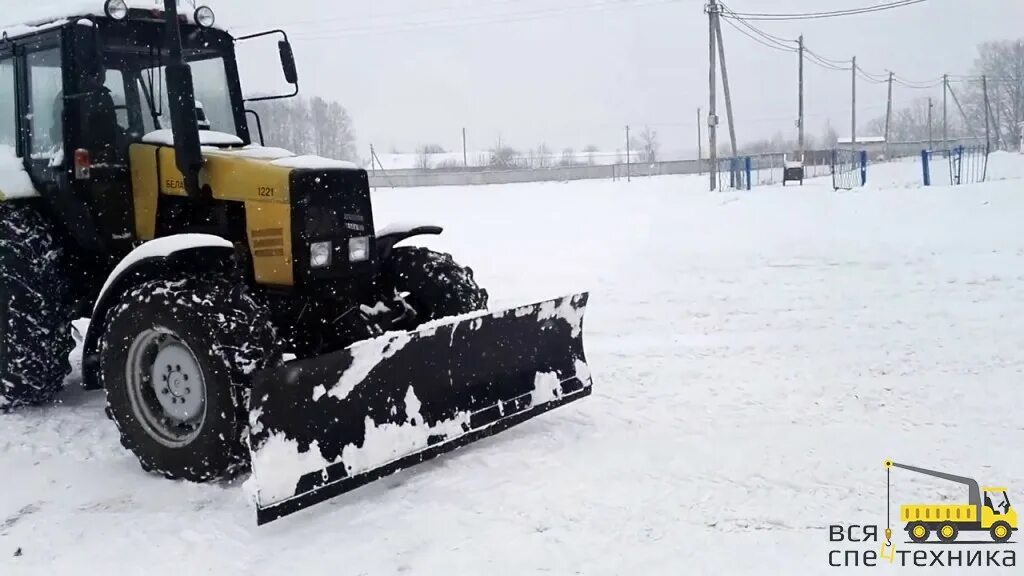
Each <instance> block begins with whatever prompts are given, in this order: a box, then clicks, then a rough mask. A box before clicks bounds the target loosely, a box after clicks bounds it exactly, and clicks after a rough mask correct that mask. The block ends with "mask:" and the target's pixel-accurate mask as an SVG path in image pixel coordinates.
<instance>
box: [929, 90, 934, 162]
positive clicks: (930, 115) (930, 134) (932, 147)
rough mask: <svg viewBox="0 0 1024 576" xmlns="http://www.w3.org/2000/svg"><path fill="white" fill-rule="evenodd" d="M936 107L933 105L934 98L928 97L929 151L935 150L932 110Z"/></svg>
mask: <svg viewBox="0 0 1024 576" xmlns="http://www.w3.org/2000/svg"><path fill="white" fill-rule="evenodd" d="M934 107H935V105H934V104H932V97H931V96H929V97H928V150H933V149H934V148H935V140H934V139H933V138H932V108H934Z"/></svg>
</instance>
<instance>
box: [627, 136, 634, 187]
mask: <svg viewBox="0 0 1024 576" xmlns="http://www.w3.org/2000/svg"><path fill="white" fill-rule="evenodd" d="M632 172H633V168H632V162H631V161H630V159H629V124H626V182H632V181H633V180H632V176H633V174H632Z"/></svg>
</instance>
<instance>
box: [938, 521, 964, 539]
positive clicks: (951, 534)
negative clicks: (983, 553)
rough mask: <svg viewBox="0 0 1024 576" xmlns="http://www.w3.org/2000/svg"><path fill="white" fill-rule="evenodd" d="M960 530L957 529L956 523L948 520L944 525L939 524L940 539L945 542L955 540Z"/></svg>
mask: <svg viewBox="0 0 1024 576" xmlns="http://www.w3.org/2000/svg"><path fill="white" fill-rule="evenodd" d="M959 532H960V531H959V530H958V529H957V527H956V524H951V523H949V522H946V523H945V524H943V525H942V526H939V540H942V541H943V542H954V541H955V540H956V536H957V534H959Z"/></svg>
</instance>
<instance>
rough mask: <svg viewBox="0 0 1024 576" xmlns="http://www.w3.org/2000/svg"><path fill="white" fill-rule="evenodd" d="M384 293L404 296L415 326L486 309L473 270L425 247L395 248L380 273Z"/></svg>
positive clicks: (401, 327) (484, 299) (485, 299)
mask: <svg viewBox="0 0 1024 576" xmlns="http://www.w3.org/2000/svg"><path fill="white" fill-rule="evenodd" d="M381 282H382V284H383V286H384V290H385V293H389V294H394V293H395V292H398V293H399V294H401V293H406V292H408V294H409V295H408V296H407V297H406V302H407V303H408V304H409V305H410V306H412V308H413V310H415V311H416V318H415V320H414V321H413V322H412V324H413V325H405V326H396V328H399V329H404V330H409V329H412V328H415V327H416V326H418V325H420V324H422V323H424V322H430V321H431V320H437V319H439V318H446V317H448V316H458V315H460V314H467V313H469V312H475V311H477V310H484V309H486V308H487V298H488V296H487V291H486V290H484V289H483V288H481V287H480V286H479V285H477V283H476V280H475V279H474V278H473V269H472V268H464V267H462V266H459V264H458V263H456V262H455V260H454V259H453V258H452V257H451V255H450V254H443V253H440V252H434V251H432V250H428V249H427V248H419V247H402V248H395V249H394V250H393V251H392V252H391V257H390V259H389V260H388V262H387V263H386V264H385V266H384V269H383V270H382V278H381Z"/></svg>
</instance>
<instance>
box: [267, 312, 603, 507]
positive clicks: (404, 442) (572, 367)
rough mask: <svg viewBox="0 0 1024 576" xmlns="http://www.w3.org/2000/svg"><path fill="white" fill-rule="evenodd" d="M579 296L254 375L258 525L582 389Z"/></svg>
mask: <svg viewBox="0 0 1024 576" xmlns="http://www.w3.org/2000/svg"><path fill="white" fill-rule="evenodd" d="M587 297H588V295H587V294H577V295H574V296H566V297H564V298H559V299H557V300H550V301H547V302H541V303H538V304H532V305H529V306H523V307H520V308H515V309H511V310H505V311H502V312H494V313H489V314H485V315H480V316H475V317H468V318H459V319H453V320H452V322H450V323H447V324H437V325H433V326H430V327H428V328H421V329H419V330H417V331H415V332H393V333H389V334H386V335H384V336H381V337H380V338H375V339H372V340H365V341H362V342H357V343H356V344H354V345H352V346H350V347H349V348H346V349H345V350H341V351H338V352H333V353H330V354H326V355H324V356H320V357H317V358H313V359H310V360H302V361H298V362H293V363H290V364H288V365H286V366H284V367H281V368H275V369H271V370H265V371H262V372H259V373H257V374H256V375H255V377H254V382H253V391H252V401H251V406H250V409H251V412H250V430H251V436H250V446H251V449H252V472H253V482H254V484H255V488H256V496H257V508H258V511H257V520H258V522H259V523H260V524H264V523H266V522H270V521H272V520H276V519H277V518H281V517H282V516H286V515H288V514H291V513H293V512H297V511H299V510H301V509H303V508H306V507H308V506H312V505H314V504H317V503H319V502H322V501H324V500H326V499H328V498H331V497H333V496H336V495H338V494H341V493H344V492H348V491H349V490H353V489H355V488H358V487H359V486H362V485H364V484H366V483H368V482H372V481H373V480H376V479H378V478H382V477H384V476H387V475H389V474H393V473H395V472H397V471H399V470H401V469H403V468H408V467H410V466H413V465H415V464H417V463H419V462H423V461H424V460H427V459H430V458H433V457H434V456H437V455H439V454H442V453H444V452H448V451H450V450H454V449H456V448H459V447H461V446H464V445H466V444H469V443H470V442H473V441H475V440H479V439H481V438H483V437H485V436H488V435H490V434H494V433H496V432H499V431H501V430H504V429H506V428H509V427H511V426H514V425H516V424H519V423H521V422H524V421H526V420H528V419H530V418H533V417H534V416H537V415H540V414H542V413H544V412H546V411H548V410H551V409H552V408H555V407H557V406H561V405H562V404H566V403H568V402H572V401H574V400H578V399H580V398H583V397H584V396H586V395H588V394H590V390H591V380H590V371H589V369H588V368H587V364H586V359H585V357H584V354H583V314H584V311H585V309H586V304H587Z"/></svg>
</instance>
